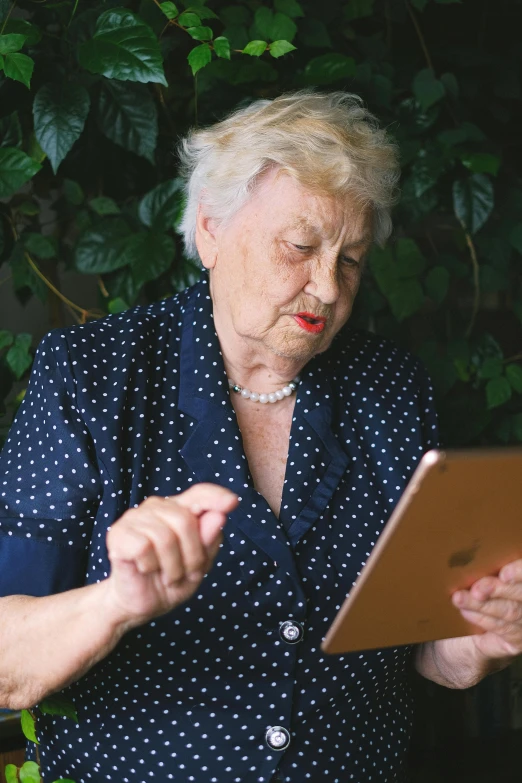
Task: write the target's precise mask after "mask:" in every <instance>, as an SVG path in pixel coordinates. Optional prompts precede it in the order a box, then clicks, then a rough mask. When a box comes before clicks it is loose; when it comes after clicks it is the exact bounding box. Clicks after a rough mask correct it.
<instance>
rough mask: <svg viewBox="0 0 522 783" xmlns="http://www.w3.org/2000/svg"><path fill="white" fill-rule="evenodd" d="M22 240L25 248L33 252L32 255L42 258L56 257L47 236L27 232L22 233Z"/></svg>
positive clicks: (52, 245)
mask: <svg viewBox="0 0 522 783" xmlns="http://www.w3.org/2000/svg"><path fill="white" fill-rule="evenodd" d="M22 240H23V243H24V246H25V249H26V250H28V251H29V253H34V255H36V256H39V257H40V258H44V259H48V258H56V248H55V246H54V244H53V243H52V242H51V240H50V239H49V237H44V236H42V234H33V233H31V232H29V233H27V234H22Z"/></svg>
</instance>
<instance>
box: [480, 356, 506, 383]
mask: <svg viewBox="0 0 522 783" xmlns="http://www.w3.org/2000/svg"><path fill="white" fill-rule="evenodd" d="M503 372H504V365H503V363H502V359H500V358H499V357H498V356H488V357H487V358H486V359H484V361H483V363H482V366H481V367H480V368H479V371H478V376H479V378H484V379H488V378H500V376H501V375H502V374H503Z"/></svg>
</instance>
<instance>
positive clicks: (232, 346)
mask: <svg viewBox="0 0 522 783" xmlns="http://www.w3.org/2000/svg"><path fill="white" fill-rule="evenodd" d="M214 326H215V329H216V333H217V336H218V339H219V344H220V347H221V353H222V354H223V361H224V364H225V370H226V373H227V376H228V378H230V379H231V380H232V381H234V383H237V384H239V385H240V386H242V387H243V388H246V389H249V390H250V391H257V392H260V393H270V392H274V391H276V390H277V389H281V388H282V387H283V386H286V385H287V384H288V383H289V381H291V380H293V379H294V378H295V377H296V376H297V375H299V373H300V372H301V370H302V369H303V367H304V365H305V362H303V361H302V360H295V359H291V358H289V357H286V356H279V355H277V354H275V353H274V352H273V351H270V350H268V349H267V348H265V347H264V346H263V344H262V343H261V342H260V341H257V340H249V339H247V338H244V337H242V336H241V335H239V334H237V332H236V331H235V329H234V328H233V326H232V324H231V323H230V321H229V319H227V318H226V317H223V316H222V314H221V313H220V311H219V308H216V307H214Z"/></svg>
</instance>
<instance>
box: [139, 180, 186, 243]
mask: <svg viewBox="0 0 522 783" xmlns="http://www.w3.org/2000/svg"><path fill="white" fill-rule="evenodd" d="M183 205H184V190H183V180H181V179H180V178H176V179H170V180H167V181H166V182H162V183H160V184H159V185H157V186H156V187H155V188H154V189H153V190H151V191H149V192H148V193H147V194H146V195H145V196H143V198H142V200H141V201H140V203H139V206H138V217H139V219H140V220H141V222H142V223H143V224H144V225H145V226H147V227H148V228H152V229H153V231H155V232H158V233H159V232H161V231H169V230H170V229H173V228H175V226H176V223H177V222H178V220H179V219H180V217H181V213H182V211H183Z"/></svg>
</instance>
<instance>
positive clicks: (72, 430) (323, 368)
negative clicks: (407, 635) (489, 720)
mask: <svg viewBox="0 0 522 783" xmlns="http://www.w3.org/2000/svg"><path fill="white" fill-rule="evenodd" d="M301 377H302V383H301V384H300V386H299V388H298V391H297V399H296V405H295V410H294V417H293V421H292V429H291V435H290V448H289V456H288V462H287V467H286V476H285V482H284V488H283V498H282V504H281V513H280V519H279V520H278V519H277V518H276V517H275V516H274V514H273V513H272V512H271V510H270V508H269V506H268V504H267V503H266V501H265V500H264V498H263V497H262V496H261V495H260V494H259V493H258V492H256V490H255V489H254V487H253V482H252V477H251V476H250V474H249V470H248V464H247V461H246V458H245V455H244V452H243V449H242V443H241V435H240V431H239V429H238V425H237V421H236V418H235V413H234V409H233V407H232V405H231V402H230V398H229V391H228V383H227V378H226V374H225V370H224V365H223V360H222V357H221V353H220V350H219V342H218V339H217V335H216V332H215V329H214V327H213V321H212V302H211V300H210V296H209V287H208V278H207V276H206V274H205V273H203V274H202V278H201V280H200V282H199V283H197V284H196V285H195V286H193V287H192V288H190V289H187V290H186V291H184V292H183V293H181V294H179V295H177V296H174V297H172V298H170V299H167V300H165V301H162V302H159V303H157V304H153V305H151V306H144V307H136V308H134V309H133V310H130V311H128V312H125V313H122V314H121V315H113V316H109V317H108V318H105V319H102V320H100V321H96V322H94V323H88V324H85V325H83V326H75V327H73V328H70V329H66V330H63V331H59V330H56V331H53V332H51V333H49V334H48V335H47V336H46V337H45V338H44V340H43V341H42V343H41V345H40V347H39V349H38V352H37V356H36V361H35V364H34V369H33V373H32V376H31V381H30V384H29V389H28V391H27V394H26V396H25V399H24V401H23V404H22V406H21V408H20V410H19V413H18V415H17V417H16V420H15V423H14V424H13V426H12V429H11V432H10V436H9V439H8V441H7V443H6V446H5V448H4V450H3V452H2V455H1V458H0V595H11V594H28V595H34V596H40V595H47V594H50V593H55V592H59V591H62V590H67V589H70V588H73V587H78V586H81V585H83V584H86V583H87V584H88V583H92V582H98V581H100V580H102V579H105V578H106V577H107V576H108V574H109V568H110V566H109V562H108V558H107V550H106V546H105V537H106V531H107V527H108V526H109V525H111V524H112V523H113V522H114V521H115V520H116V519H118V517H120V516H121V514H122V513H123V512H124V511H125V510H126V509H127V508H129V507H131V506H137V505H138V504H139V503H141V502H142V501H143V500H144V499H145V498H146V497H147V496H149V495H173V494H175V493H178V492H182V491H183V490H185V489H187V487H189V486H191V485H192V484H193V483H196V482H201V481H210V482H215V483H218V484H221V485H222V486H226V487H229V488H230V489H231V490H232V491H234V492H235V493H237V495H239V497H240V505H239V507H238V508H237V509H236V510H235V511H234V512H233V513H232V514H231V515H230V517H229V520H228V522H227V524H226V527H225V531H224V542H223V544H222V546H221V549H220V552H219V554H218V556H217V558H216V561H215V563H214V565H213V567H212V569H211V571H210V573H209V574H207V576H206V577H205V578H204V580H203V582H202V584H201V587H200V589H199V591H198V592H197V593H196V594H195V595H194V596H193V597H192V598H191V599H190V600H189V601H188V602H187V603H185V604H183V605H182V606H179V607H178V608H176V609H175V610H174V611H172V612H170V613H169V614H167V615H165V616H163V617H161V618H159V619H156V620H154V621H153V622H150V623H149V624H147V625H145V626H142V627H140V628H137V629H135V630H133V631H131V632H130V633H128V634H127V635H126V636H125V637H124V638H123V639H122V641H121V642H120V643H119V645H118V646H117V647H116V648H115V649H114V651H113V652H112V653H111V654H110V655H109V656H108V657H107V658H106V659H104V660H103V661H101V662H100V663H99V664H97V665H96V666H95V667H94V668H93V669H92V670H91V671H90V672H89V673H88V674H87V675H86V676H84V677H83V678H82V679H81V680H80V681H79V682H77V683H75V684H74V685H72V686H70V687H69V688H68V689H67V690H66V695H67V696H68V697H69V698H71V699H73V700H74V702H75V703H76V706H77V710H78V714H79V721H80V722H79V724H78V725H75V724H74V723H73V722H72V721H70V720H68V719H66V718H61V717H53V716H48V715H42V716H41V717H40V718H39V734H40V739H41V745H40V755H41V759H42V770H43V774H44V776H45V779H46V780H48V781H51V780H55V779H56V778H60V777H64V778H65V777H66V778H72V779H73V780H74V781H76V783H87V782H88V781H89V782H90V781H93V782H95V783H98V782H99V781H102V780H103V781H117V782H118V783H142V782H143V781H148V780H161V781H170V780H173V781H179V782H180V783H181V782H183V783H188V781H195V782H196V783H255V782H258V783H268V781H285V783H304V781H329V782H330V783H335V782H337V783H345V782H346V781H357V782H358V783H367V781H381V782H382V781H390V782H391V781H402V780H403V779H404V776H405V769H404V764H405V762H404V757H405V751H406V748H407V742H408V735H409V730H410V725H411V714H412V705H411V698H410V690H409V685H408V679H409V672H410V668H411V648H399V649H386V650H379V651H372V652H367V653H364V654H362V653H361V654H359V653H355V654H349V655H337V656H327V655H325V654H323V653H322V652H321V649H320V644H321V640H322V639H323V637H324V635H325V633H326V631H327V629H328V627H329V626H330V623H331V622H332V620H333V619H334V617H335V615H336V613H337V611H338V609H339V607H340V606H341V604H342V602H343V600H344V598H345V596H346V595H347V593H348V592H349V590H350V588H351V586H352V584H353V582H354V581H355V579H356V577H357V575H358V573H359V572H360V570H361V567H362V565H363V563H364V562H365V561H366V559H367V557H368V555H369V553H370V551H371V549H372V547H373V546H374V544H375V541H376V540H377V538H378V536H379V534H380V532H381V530H382V528H383V525H384V523H385V522H386V520H387V519H388V517H389V515H390V512H391V511H392V509H393V508H394V506H395V504H396V503H397V501H398V499H399V497H400V495H401V493H402V491H403V490H404V488H405V486H406V484H407V482H408V480H409V478H410V476H411V474H412V472H413V470H414V469H415V466H416V465H417V463H418V461H419V459H420V457H421V456H422V454H423V453H424V452H425V451H426V450H427V449H429V448H431V447H433V446H434V445H435V444H436V438H437V436H436V417H435V413H434V409H433V399H432V394H431V391H430V385H429V382H428V380H427V378H426V375H425V373H424V371H423V369H422V367H421V366H420V365H419V363H418V362H417V360H416V359H414V358H413V357H412V356H410V355H408V354H406V353H404V352H402V351H401V350H399V349H398V348H397V347H396V346H395V345H393V344H392V343H390V342H388V341H386V340H383V339H381V338H380V337H376V336H375V335H372V334H367V333H363V332H358V331H354V330H351V329H349V328H347V329H345V330H343V332H342V333H341V334H340V335H338V337H337V338H336V339H335V340H334V343H333V344H332V346H331V348H330V349H329V351H328V352H327V353H325V354H323V355H321V356H318V357H316V358H315V359H313V360H312V361H311V362H310V363H309V364H308V365H307V367H306V368H305V369H304V370H303V372H302V374H301ZM369 619H370V618H369Z"/></svg>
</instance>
